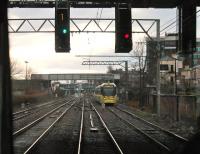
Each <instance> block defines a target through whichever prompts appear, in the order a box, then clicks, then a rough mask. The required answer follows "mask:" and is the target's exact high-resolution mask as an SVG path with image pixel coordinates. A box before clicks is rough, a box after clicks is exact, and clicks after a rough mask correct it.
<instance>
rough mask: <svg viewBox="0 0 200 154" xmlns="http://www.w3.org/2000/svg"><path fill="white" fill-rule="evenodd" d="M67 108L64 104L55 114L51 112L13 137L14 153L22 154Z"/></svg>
mask: <svg viewBox="0 0 200 154" xmlns="http://www.w3.org/2000/svg"><path fill="white" fill-rule="evenodd" d="M68 106H69V104H66V105H65V106H63V107H62V108H60V109H59V110H57V111H56V112H53V113H52V114H50V115H49V116H48V117H46V118H45V119H43V120H42V121H41V122H39V123H37V125H34V126H33V127H31V128H30V129H28V130H26V131H25V132H24V133H22V134H20V135H19V136H17V137H14V152H15V154H21V153H23V152H24V151H25V150H26V149H27V148H28V147H29V146H30V145H31V144H32V143H33V142H34V141H35V140H36V139H37V138H38V137H39V135H40V134H42V133H43V131H44V130H45V129H46V128H48V127H49V126H50V125H51V124H52V123H53V122H54V121H55V120H56V118H57V117H58V116H59V115H61V114H62V112H63V111H64V110H65V109H66V108H67V107H68Z"/></svg>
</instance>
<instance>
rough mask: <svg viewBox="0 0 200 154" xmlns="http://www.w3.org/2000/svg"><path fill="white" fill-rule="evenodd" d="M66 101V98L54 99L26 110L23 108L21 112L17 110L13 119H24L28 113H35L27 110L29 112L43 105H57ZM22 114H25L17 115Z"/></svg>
mask: <svg viewBox="0 0 200 154" xmlns="http://www.w3.org/2000/svg"><path fill="white" fill-rule="evenodd" d="M64 101H66V100H57V101H54V102H49V103H44V104H41V105H37V106H34V107H31V108H28V109H25V110H21V111H19V112H15V115H13V119H12V120H19V119H22V118H24V117H26V116H27V115H31V114H34V113H32V112H29V113H25V112H28V111H31V110H34V109H38V108H40V107H43V106H49V105H50V106H53V105H57V103H60V102H64ZM20 114H23V115H21V116H17V117H16V115H20Z"/></svg>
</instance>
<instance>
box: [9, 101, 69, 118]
mask: <svg viewBox="0 0 200 154" xmlns="http://www.w3.org/2000/svg"><path fill="white" fill-rule="evenodd" d="M61 101H66V100H61V99H60V100H53V101H51V102H47V103H43V104H40V105H36V106H33V107H30V108H28V109H24V110H20V111H17V112H14V113H13V114H12V115H13V116H15V115H17V114H20V113H23V112H26V111H29V110H31V109H34V108H39V107H42V106H45V105H49V104H52V103H54V102H61Z"/></svg>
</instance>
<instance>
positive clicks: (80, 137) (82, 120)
mask: <svg viewBox="0 0 200 154" xmlns="http://www.w3.org/2000/svg"><path fill="white" fill-rule="evenodd" d="M84 110H85V104H84V100H83V106H82V113H81V126H80V132H79V141H78V154H80V153H81V142H82V135H83V123H84Z"/></svg>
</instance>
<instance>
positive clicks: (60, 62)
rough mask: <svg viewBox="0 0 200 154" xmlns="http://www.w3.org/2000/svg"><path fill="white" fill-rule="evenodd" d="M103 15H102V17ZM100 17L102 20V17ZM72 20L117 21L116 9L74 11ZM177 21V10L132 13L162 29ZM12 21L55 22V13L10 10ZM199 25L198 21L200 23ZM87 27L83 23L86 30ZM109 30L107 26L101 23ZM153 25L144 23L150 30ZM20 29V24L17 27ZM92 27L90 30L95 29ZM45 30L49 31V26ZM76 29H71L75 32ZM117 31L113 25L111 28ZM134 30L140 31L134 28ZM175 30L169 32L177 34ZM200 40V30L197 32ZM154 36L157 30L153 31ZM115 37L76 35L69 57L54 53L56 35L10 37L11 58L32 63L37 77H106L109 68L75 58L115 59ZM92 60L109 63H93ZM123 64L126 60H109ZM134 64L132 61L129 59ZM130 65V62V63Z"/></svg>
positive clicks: (136, 38) (140, 38)
mask: <svg viewBox="0 0 200 154" xmlns="http://www.w3.org/2000/svg"><path fill="white" fill-rule="evenodd" d="M101 11H102V14H101V13H100V12H101ZM100 14H101V16H100ZM71 17H72V18H96V17H101V18H114V9H113V8H111V9H103V10H102V9H73V8H72V9H71ZM175 17H176V9H132V18H144V19H147V18H151V19H152V18H155V19H160V20H161V29H162V28H163V27H164V26H166V25H164V26H163V24H169V23H170V19H173V18H175ZM9 18H10V19H11V18H54V9H19V8H14V9H9ZM197 22H198V25H199V18H198V20H197ZM85 24H86V23H81V26H82V27H83V26H84V25H85ZM100 24H101V25H102V26H104V27H105V26H106V25H105V24H106V23H100ZM150 24H151V23H145V22H144V23H143V25H144V27H148V26H149V25H150ZM16 25H17V23H16ZM94 26H95V24H91V27H88V28H90V29H92V28H95V27H94ZM46 28H49V27H48V25H47V27H46ZM73 28H74V27H71V29H73ZM111 28H114V24H113V25H112V26H111ZM133 28H134V29H139V27H138V26H137V25H133ZM175 30H176V29H175V28H173V29H171V30H170V31H169V32H175ZM197 32H198V36H199V33H200V32H199V30H197ZM151 34H152V36H153V35H154V34H155V26H154V27H153V28H152V31H151ZM144 37H145V36H144V35H138V34H133V41H134V42H139V41H144ZM114 46H115V40H114V33H113V34H110V33H103V34H102V33H92V34H85V33H79V34H73V35H71V51H70V53H55V50H54V48H55V44H54V33H37V34H35V33H34V34H33V33H28V34H20V33H15V34H13V33H12V34H10V55H11V57H12V58H13V59H16V60H17V61H18V63H19V65H20V66H21V67H23V68H25V63H24V61H28V62H29V64H28V65H29V66H31V68H32V69H33V70H34V72H35V73H89V72H90V73H92V72H95V73H97V72H98V73H105V72H106V71H107V66H91V67H90V70H89V66H82V65H81V63H82V61H83V58H78V57H75V55H84V54H85V55H86V54H87V55H89V54H90V55H91V54H92V55H105V54H107V55H111V54H113V55H114ZM118 55H120V54H118ZM91 60H108V59H94V58H92V59H91ZM109 60H124V59H120V58H117V59H114V58H113V59H109ZM128 60H132V59H130V58H129V59H128ZM130 63H131V61H130Z"/></svg>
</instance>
